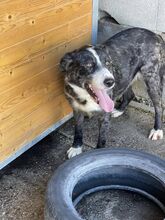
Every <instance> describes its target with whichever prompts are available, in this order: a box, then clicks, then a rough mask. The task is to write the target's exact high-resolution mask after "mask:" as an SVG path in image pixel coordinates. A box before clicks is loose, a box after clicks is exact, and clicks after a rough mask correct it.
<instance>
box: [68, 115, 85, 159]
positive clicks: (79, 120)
mask: <svg viewBox="0 0 165 220" xmlns="http://www.w3.org/2000/svg"><path fill="white" fill-rule="evenodd" d="M74 121H75V133H74V141H73V146H72V147H71V148H69V150H68V151H67V155H68V158H72V157H74V156H76V155H78V154H81V153H82V145H83V141H82V139H83V132H82V127H83V122H84V114H83V113H82V112H74Z"/></svg>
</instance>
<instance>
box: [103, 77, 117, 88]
mask: <svg viewBox="0 0 165 220" xmlns="http://www.w3.org/2000/svg"><path fill="white" fill-rule="evenodd" d="M114 83H115V80H114V79H113V78H106V79H105V80H104V85H105V86H106V87H111V86H113V84H114Z"/></svg>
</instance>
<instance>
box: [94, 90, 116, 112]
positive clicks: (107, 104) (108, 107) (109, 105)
mask: <svg viewBox="0 0 165 220" xmlns="http://www.w3.org/2000/svg"><path fill="white" fill-rule="evenodd" d="M92 89H93V90H94V92H95V94H96V95H97V97H98V98H99V105H100V107H101V108H102V109H103V110H104V111H105V112H112V111H113V109H114V102H113V101H112V99H111V98H110V97H109V95H108V94H107V93H106V91H105V90H101V89H97V88H92Z"/></svg>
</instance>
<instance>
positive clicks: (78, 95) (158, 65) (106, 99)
mask: <svg viewBox="0 0 165 220" xmlns="http://www.w3.org/2000/svg"><path fill="white" fill-rule="evenodd" d="M60 68H61V71H62V72H64V73H65V74H64V75H65V77H64V78H65V79H64V82H65V95H66V97H67V99H68V101H69V103H70V105H71V106H72V108H73V112H74V119H75V134H74V141H73V145H72V147H71V148H70V149H69V150H68V152H67V154H68V158H71V157H73V156H76V155H78V154H80V153H81V152H82V145H83V142H82V137H83V132H82V126H83V121H84V116H85V115H86V114H93V113H99V114H101V119H100V120H99V137H98V142H97V148H102V147H105V144H106V137H107V135H108V128H109V124H110V118H111V117H118V116H120V115H122V114H123V112H124V110H125V109H126V107H127V105H128V104H129V102H130V101H131V100H132V99H133V98H134V96H135V95H134V92H133V90H132V83H133V81H134V79H135V78H136V76H137V73H139V72H140V74H141V76H142V78H143V80H144V82H145V84H146V87H147V91H148V94H149V96H150V98H151V100H152V103H153V106H154V109H155V122H154V127H153V129H152V130H151V131H150V134H149V139H151V140H158V139H162V138H163V130H162V116H163V107H162V94H163V85H164V81H165V43H164V41H163V39H162V38H161V36H159V35H157V34H155V33H153V32H151V31H149V30H146V29H143V28H130V29H127V30H124V31H121V32H119V33H117V34H116V35H114V36H113V37H111V38H110V39H108V40H107V41H106V42H105V43H103V44H100V45H95V46H92V45H87V46H84V47H82V48H80V49H77V50H74V51H73V52H70V53H67V54H65V55H64V57H63V58H62V59H61V61H60ZM119 97H121V100H122V101H121V103H120V105H119V106H118V108H117V109H115V108H114V105H115V104H114V103H115V102H116V99H117V98H119ZM99 118H100V117H99Z"/></svg>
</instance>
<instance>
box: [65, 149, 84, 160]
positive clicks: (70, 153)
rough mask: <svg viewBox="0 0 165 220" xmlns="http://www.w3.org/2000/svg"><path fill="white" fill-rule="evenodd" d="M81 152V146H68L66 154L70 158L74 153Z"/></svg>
mask: <svg viewBox="0 0 165 220" xmlns="http://www.w3.org/2000/svg"><path fill="white" fill-rule="evenodd" d="M81 153H82V148H81V147H77V148H75V147H71V148H69V150H68V151H67V155H68V158H69V159H70V158H72V157H75V156H76V155H79V154H81Z"/></svg>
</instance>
